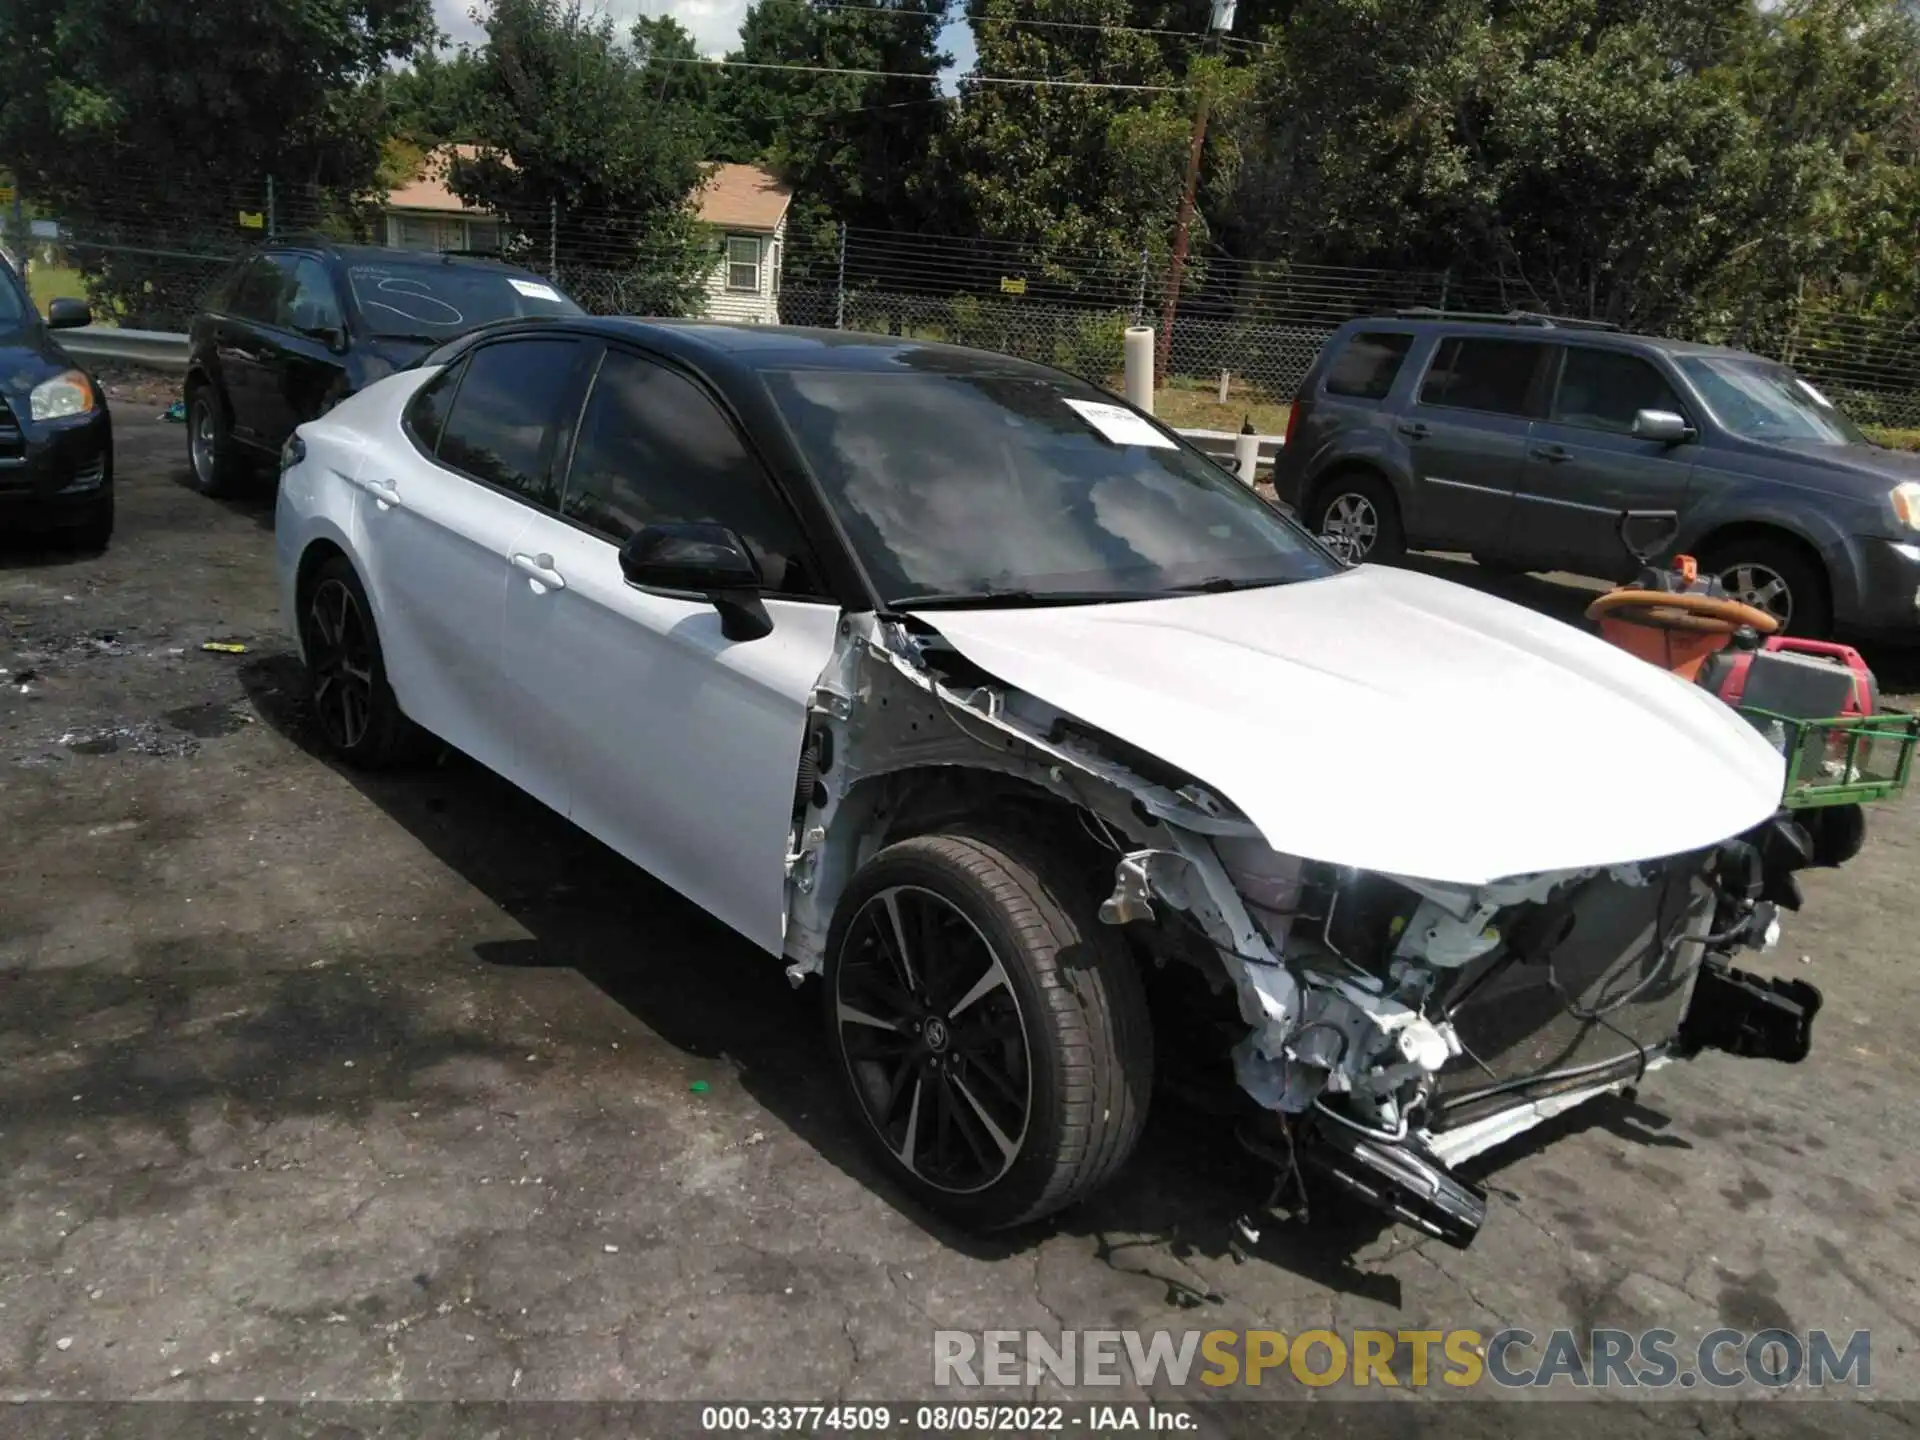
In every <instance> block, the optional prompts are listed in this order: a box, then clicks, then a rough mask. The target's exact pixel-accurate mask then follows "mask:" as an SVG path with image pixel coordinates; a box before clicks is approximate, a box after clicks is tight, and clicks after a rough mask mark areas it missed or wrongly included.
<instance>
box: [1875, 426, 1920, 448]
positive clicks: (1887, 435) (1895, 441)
mask: <svg viewBox="0 0 1920 1440" xmlns="http://www.w3.org/2000/svg"><path fill="white" fill-rule="evenodd" d="M1861 428H1862V429H1863V430H1865V431H1866V432H1867V437H1868V438H1869V439H1871V440H1874V441H1876V442H1877V443H1879V444H1881V445H1885V446H1887V447H1888V448H1889V449H1892V450H1920V430H1895V429H1893V428H1891V427H1890V426H1886V425H1864V426H1862V427H1861Z"/></svg>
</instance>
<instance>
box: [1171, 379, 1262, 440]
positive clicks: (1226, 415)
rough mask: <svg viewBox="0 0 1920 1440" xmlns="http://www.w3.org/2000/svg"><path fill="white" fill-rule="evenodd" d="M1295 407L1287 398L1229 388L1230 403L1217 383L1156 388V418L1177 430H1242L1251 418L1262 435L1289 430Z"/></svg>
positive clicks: (1228, 397) (1254, 426)
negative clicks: (1289, 412) (1221, 401)
mask: <svg viewBox="0 0 1920 1440" xmlns="http://www.w3.org/2000/svg"><path fill="white" fill-rule="evenodd" d="M1292 408H1293V407H1292V406H1290V405H1288V404H1287V403H1286V402H1285V401H1283V400H1269V399H1266V398H1265V397H1263V396H1259V395H1249V394H1246V393H1244V392H1241V393H1235V392H1233V391H1229V392H1228V395H1227V403H1226V404H1224V405H1222V404H1221V403H1220V391H1219V388H1218V387H1217V386H1214V385H1206V386H1202V385H1183V384H1177V383H1176V384H1173V385H1168V386H1165V387H1163V388H1162V389H1160V390H1158V391H1156V392H1155V393H1154V397H1153V414H1154V418H1155V419H1157V420H1159V421H1160V422H1161V423H1162V424H1166V425H1171V426H1173V428H1174V429H1176V430H1238V429H1239V428H1240V426H1241V423H1242V422H1243V421H1245V420H1247V419H1248V418H1251V419H1252V420H1253V428H1254V429H1255V430H1258V431H1259V432H1260V433H1261V434H1262V435H1281V434H1284V433H1286V428H1287V412H1288V411H1289V410H1290V409H1292Z"/></svg>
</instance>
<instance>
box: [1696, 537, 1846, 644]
mask: <svg viewBox="0 0 1920 1440" xmlns="http://www.w3.org/2000/svg"><path fill="white" fill-rule="evenodd" d="M1699 563H1700V573H1701V574H1702V575H1711V576H1713V577H1714V578H1715V579H1716V580H1718V581H1719V582H1720V583H1721V584H1722V585H1724V586H1725V587H1726V590H1727V593H1728V594H1729V595H1731V596H1732V597H1733V598H1734V599H1736V600H1739V601H1741V602H1743V603H1744V604H1747V605H1751V606H1753V607H1754V608H1755V609H1756V610H1764V611H1766V612H1767V613H1768V614H1769V615H1771V616H1773V618H1774V619H1775V620H1776V621H1778V622H1779V624H1780V631H1779V633H1780V634H1782V635H1799V636H1803V637H1805V638H1807V639H1810V640H1823V639H1825V638H1826V637H1827V636H1828V635H1830V634H1831V633H1832V631H1833V602H1832V601H1831V600H1830V599H1829V598H1828V596H1827V577H1826V573H1825V571H1824V570H1822V568H1821V566H1820V563H1819V562H1818V561H1817V560H1815V559H1813V558H1812V557H1811V556H1810V555H1808V554H1807V553H1806V552H1805V551H1804V550H1802V549H1801V548H1800V547H1799V546H1798V545H1795V544H1794V543H1793V542H1791V541H1788V540H1779V539H1775V538H1774V537H1773V536H1771V535H1748V536H1735V537H1734V538H1732V539H1729V540H1722V541H1716V542H1715V543H1714V544H1713V545H1711V546H1709V547H1708V548H1707V551H1706V553H1705V554H1703V555H1701V556H1700V559H1699Z"/></svg>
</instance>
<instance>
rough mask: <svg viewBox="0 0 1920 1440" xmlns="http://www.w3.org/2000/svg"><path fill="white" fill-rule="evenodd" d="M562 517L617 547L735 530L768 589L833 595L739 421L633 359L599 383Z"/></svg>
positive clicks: (603, 369) (613, 358)
mask: <svg viewBox="0 0 1920 1440" xmlns="http://www.w3.org/2000/svg"><path fill="white" fill-rule="evenodd" d="M468 383H469V384H471V383H472V382H468ZM460 398H461V403H462V404H463V405H464V404H465V402H466V395H465V392H464V391H463V392H462V394H461V397H460ZM561 513H562V514H564V515H566V516H567V517H568V518H569V519H571V520H577V521H579V522H580V523H581V524H582V525H586V526H589V527H590V528H592V529H594V530H598V531H599V532H601V533H602V534H604V535H606V536H608V537H609V538H610V539H612V540H614V541H616V542H618V541H624V540H625V539H626V538H627V537H628V536H630V535H632V534H633V532H634V531H636V530H638V529H640V528H641V527H642V526H644V525H658V524H672V523H675V522H682V523H696V524H712V525H726V526H729V527H730V528H732V529H733V530H735V531H736V532H738V533H739V535H740V538H741V539H742V540H744V541H745V542H746V545H747V549H748V550H749V551H750V552H751V553H752V555H753V558H754V559H755V560H757V561H758V562H759V563H760V573H761V575H762V577H763V578H764V579H765V581H766V586H767V589H769V590H771V591H774V592H775V593H778V594H784V595H798V596H803V597H814V596H819V595H823V594H824V593H825V589H824V587H823V586H822V584H821V582H820V578H819V574H818V569H817V567H816V566H815V565H814V564H813V562H812V561H811V559H810V558H809V555H808V549H807V544H806V541H805V540H804V539H803V538H802V537H801V533H800V527H799V525H798V523H797V522H796V521H795V520H794V518H793V515H792V513H791V512H790V511H789V510H788V509H787V507H786V505H785V503H784V502H783V501H782V500H781V498H780V496H779V495H778V494H777V493H776V492H775V491H774V489H773V486H772V485H771V483H769V481H768V479H767V476H766V472H765V471H763V470H762V469H761V468H760V463H759V462H758V461H757V460H755V459H754V458H753V456H752V455H751V454H749V453H748V451H747V448H746V446H745V445H744V444H742V443H741V440H740V437H739V436H738V435H737V434H736V433H735V432H734V429H733V425H732V422H730V421H729V420H728V419H727V417H726V415H725V414H723V413H722V412H721V410H720V408H719V407H718V406H716V405H715V404H714V403H713V402H712V401H711V400H709V399H708V398H707V397H706V395H705V394H704V393H702V392H701V390H700V388H699V387H698V386H696V385H695V384H694V383H693V382H692V381H690V380H687V379H685V378H684V377H682V376H680V375H677V374H675V373H674V372H673V371H671V370H669V369H667V368H666V367H664V366H661V365H656V364H654V363H653V362H652V361H649V360H642V359H641V358H640V357H638V356H637V355H629V354H627V353H625V352H624V351H619V350H609V351H608V352H607V357H606V360H605V361H604V362H603V363H602V364H601V366H600V374H599V376H598V378H597V379H595V381H594V385H593V394H592V396H591V397H589V399H588V401H587V408H586V413H585V414H584V415H582V417H581V420H580V438H579V441H578V443H577V444H576V445H575V447H574V453H573V465H572V467H571V468H570V469H569V471H568V474H567V493H566V499H565V501H564V502H563V503H562V506H561Z"/></svg>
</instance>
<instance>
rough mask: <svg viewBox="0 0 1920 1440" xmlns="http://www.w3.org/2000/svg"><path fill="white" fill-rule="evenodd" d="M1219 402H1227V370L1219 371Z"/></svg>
mask: <svg viewBox="0 0 1920 1440" xmlns="http://www.w3.org/2000/svg"><path fill="white" fill-rule="evenodd" d="M1220 403H1221V404H1222V405H1224V404H1226V403H1227V372H1226V371H1224V370H1222V371H1221V372H1220Z"/></svg>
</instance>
